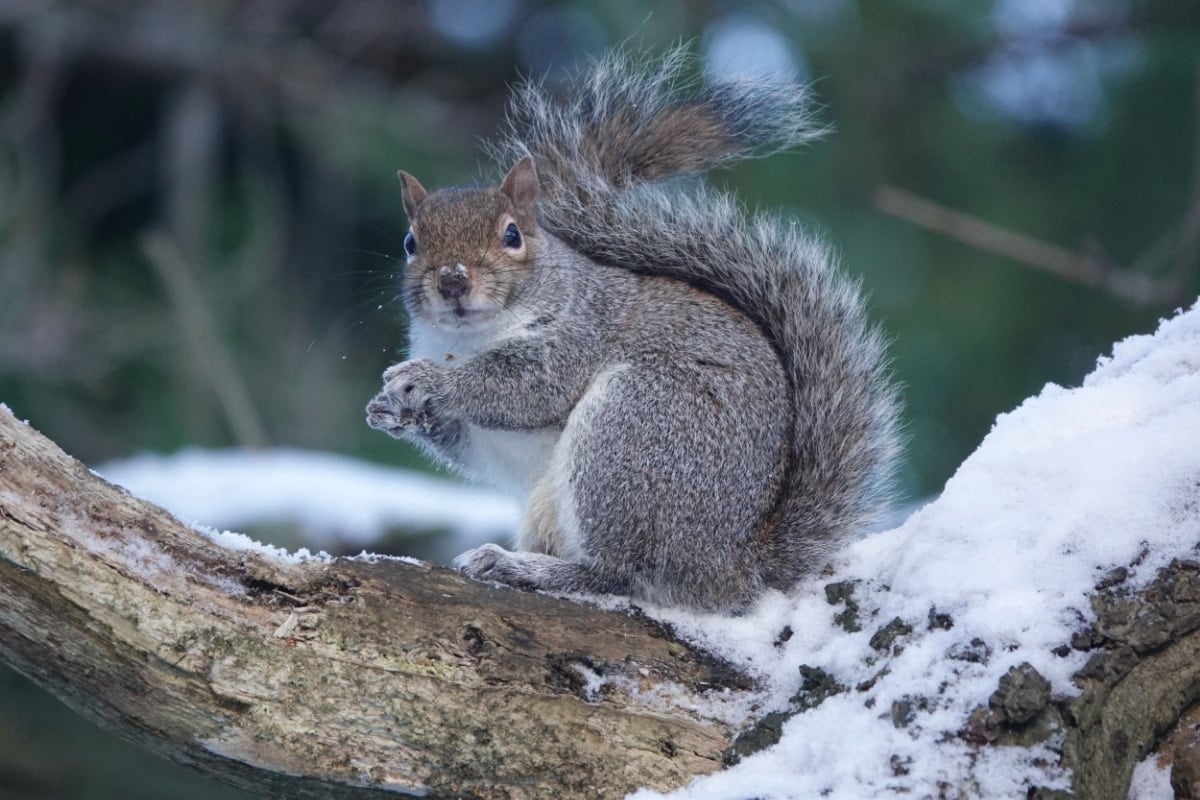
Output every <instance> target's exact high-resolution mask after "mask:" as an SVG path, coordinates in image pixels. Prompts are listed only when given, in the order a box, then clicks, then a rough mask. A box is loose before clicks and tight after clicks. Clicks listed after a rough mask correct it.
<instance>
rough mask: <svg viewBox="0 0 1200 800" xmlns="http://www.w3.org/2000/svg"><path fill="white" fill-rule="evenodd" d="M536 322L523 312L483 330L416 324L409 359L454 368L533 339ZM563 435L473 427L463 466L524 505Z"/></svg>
mask: <svg viewBox="0 0 1200 800" xmlns="http://www.w3.org/2000/svg"><path fill="white" fill-rule="evenodd" d="M530 319H532V317H531V315H530V314H529V312H528V311H524V310H518V311H515V312H512V313H508V314H506V315H505V318H504V324H503V325H502V326H499V327H497V328H492V327H488V328H485V329H483V330H480V331H473V330H469V329H444V328H439V327H436V326H433V325H427V324H421V323H419V322H414V324H413V325H412V328H411V330H410V331H409V337H410V345H409V357H410V358H428V359H430V360H431V361H433V362H435V363H438V364H442V365H444V366H446V367H449V368H451V369H453V368H454V367H456V366H458V365H459V364H462V363H463V362H465V361H467V360H468V359H470V358H471V357H472V356H474V355H475V354H477V353H479V352H481V351H483V350H486V349H488V348H490V347H494V346H496V345H497V344H498V343H499V342H502V341H505V340H507V339H513V338H519V337H521V336H525V335H528V327H527V326H528V323H529V321H530ZM561 435H562V432H561V431H558V430H550V429H547V430H536V431H503V430H489V429H486V428H480V427H478V426H475V425H470V426H469V427H468V433H467V442H468V444H467V447H466V451H465V452H464V453H463V455H462V463H461V464H460V465H459V467H460V469H461V470H462V472H463V473H465V474H466V475H467V476H468V477H470V478H472V479H474V480H477V481H480V482H481V483H485V484H488V485H490V486H494V487H496V488H497V489H500V490H501V491H503V492H507V493H509V494H512V495H515V496H516V497H518V498H519V499H520V500H521V501H522V502H524V501H525V500H526V499H527V498H528V497H529V492H530V490H531V489H532V488H533V484H534V482H535V481H536V480H537V479H538V478H539V477H540V476H541V475H542V473H543V472H545V470H546V465H547V464H548V463H549V461H550V456H551V453H552V452H553V451H554V445H555V444H556V443H557V442H558V439H559V437H560V436H561Z"/></svg>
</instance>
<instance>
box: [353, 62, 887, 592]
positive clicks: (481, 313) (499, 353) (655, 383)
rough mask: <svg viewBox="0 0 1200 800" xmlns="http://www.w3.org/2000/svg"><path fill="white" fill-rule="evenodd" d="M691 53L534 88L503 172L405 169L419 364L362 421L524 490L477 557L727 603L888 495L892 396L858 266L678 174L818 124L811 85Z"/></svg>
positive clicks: (824, 550)
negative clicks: (726, 77)
mask: <svg viewBox="0 0 1200 800" xmlns="http://www.w3.org/2000/svg"><path fill="white" fill-rule="evenodd" d="M690 67H691V57H690V56H689V55H688V54H687V53H686V51H685V50H683V49H676V50H673V51H671V52H669V53H668V54H667V55H665V56H663V57H661V58H658V59H651V58H642V57H634V56H630V55H629V54H626V53H621V52H618V53H614V54H612V55H609V56H607V57H606V58H604V59H603V60H601V61H599V62H597V63H596V64H595V65H593V67H592V68H591V69H590V72H589V73H588V74H587V75H586V76H585V79H584V80H583V81H582V82H581V83H580V85H579V86H577V87H576V88H575V91H574V92H572V93H571V94H570V96H569V97H567V98H565V99H558V98H556V97H555V96H553V95H552V94H551V92H550V91H549V90H548V89H546V88H545V87H544V85H542V84H541V83H538V82H535V81H530V82H526V83H525V84H523V85H521V86H519V87H517V88H516V89H515V90H514V96H513V98H512V100H511V105H510V108H509V111H508V116H507V128H506V130H505V132H504V133H503V135H502V136H501V137H500V138H499V139H498V140H497V141H496V142H493V143H492V144H490V145H489V146H488V152H489V154H490V155H491V156H492V158H493V159H494V160H495V161H496V162H497V163H498V164H500V165H507V164H512V165H513V166H512V167H511V169H509V170H508V172H507V174H506V175H505V177H504V179H503V181H502V182H500V184H499V185H498V186H496V185H490V186H483V187H472V188H449V189H443V190H440V191H435V192H432V193H430V192H427V191H426V190H425V188H424V187H423V186H422V185H421V184H420V182H418V180H417V179H416V178H414V177H413V176H412V175H410V174H408V173H407V172H404V171H400V172H399V173H398V174H399V178H400V182H401V195H402V199H403V204H404V209H405V212H406V213H407V216H408V219H409V222H410V225H411V228H410V230H409V232H408V234H407V236H406V237H405V239H404V250H405V253H406V256H407V264H406V267H405V272H404V275H403V279H402V297H403V302H404V305H405V308H406V310H407V313H408V315H409V318H410V326H411V327H410V353H409V355H410V356H411V358H410V360H407V361H404V362H402V363H399V364H396V365H394V366H392V367H390V368H388V369H387V370H386V371H385V372H384V375H383V381H384V388H383V390H382V391H381V392H380V393H379V394H378V395H376V397H375V398H374V399H373V400H372V401H371V402H370V404H369V405H368V407H367V421H368V424H369V425H370V426H371V427H373V428H376V429H379V430H382V431H385V432H387V433H389V434H391V435H392V436H395V437H397V438H401V439H405V440H408V441H411V442H415V443H417V444H418V445H420V446H421V447H423V448H424V449H425V450H426V451H427V452H428V453H429V454H430V455H431V456H432V457H433V458H435V459H437V460H439V461H441V462H443V463H445V464H447V465H449V466H451V467H452V468H454V469H456V470H458V471H460V472H462V473H464V474H466V475H468V476H471V477H473V478H476V479H481V480H483V481H487V482H491V483H493V484H495V485H497V486H498V487H500V488H502V489H505V490H507V491H509V492H511V493H513V494H515V495H517V496H518V497H519V498H520V499H521V500H522V501H523V503H524V511H523V518H522V521H521V524H520V527H519V531H518V534H517V548H516V550H507V549H504V548H502V547H499V546H497V545H494V544H488V545H484V546H482V547H479V548H476V549H473V550H470V551H468V552H466V553H463V554H462V555H461V556H459V557H458V558H457V559H455V566H457V567H458V568H459V569H460V570H461V571H462V572H464V573H466V574H467V575H468V576H471V577H473V578H476V579H480V580H489V581H496V582H500V583H504V584H508V585H511V586H515V587H521V588H533V589H540V590H546V591H551V592H557V593H583V594H623V595H629V596H631V597H633V598H638V599H642V600H646V601H649V602H653V603H658V604H662V605H678V606H685V607H689V608H693V609H696V610H703V611H711V612H719V613H736V612H738V611H741V610H743V609H745V608H746V607H747V606H748V605H749V604H751V603H752V602H753V601H754V600H755V599H756V598H757V597H758V596H759V595H760V594H761V593H762V592H763V591H765V590H766V589H767V588H768V587H773V588H778V589H781V590H787V589H789V588H790V587H792V586H794V585H795V584H796V582H797V581H798V580H799V579H800V578H801V577H803V576H804V575H806V574H809V573H811V572H813V571H814V570H819V569H820V568H821V567H822V566H823V565H824V563H825V560H826V559H827V558H828V556H829V555H830V554H831V553H832V552H833V551H834V550H835V549H836V548H837V547H838V546H839V545H841V544H843V543H845V542H846V541H847V540H848V539H850V538H852V537H855V536H857V535H861V533H862V532H863V531H864V529H865V527H867V526H868V525H870V524H871V523H872V522H874V521H875V520H876V519H877V518H878V515H879V514H880V512H881V511H882V510H883V508H884V506H885V504H886V501H887V498H888V495H889V492H890V488H891V487H890V482H891V476H892V472H893V468H894V464H895V461H896V456H897V454H898V452H899V446H898V433H897V431H898V422H897V418H898V402H897V390H896V388H895V384H894V382H893V380H892V378H891V376H890V373H889V368H888V365H887V361H886V356H885V343H884V339H883V337H882V335H881V334H880V332H879V331H878V330H876V329H875V328H874V327H873V326H872V325H871V324H870V323H869V322H868V320H867V318H866V312H865V309H864V305H863V301H862V299H861V293H860V291H859V288H858V285H857V283H856V282H854V281H852V280H850V279H848V278H846V277H844V276H843V275H841V274H840V273H839V272H838V270H837V265H836V258H835V256H834V255H833V254H832V253H831V251H830V249H829V247H828V246H826V245H825V244H823V243H822V242H821V241H820V240H819V239H817V238H814V237H811V236H808V235H805V234H803V233H800V232H798V231H797V230H796V229H795V226H794V225H791V224H789V223H787V222H785V221H781V220H778V219H774V218H769V217H765V216H752V217H749V218H748V217H747V216H746V215H745V214H744V213H743V212H742V211H741V210H740V209H739V207H738V205H737V203H736V201H735V200H734V199H733V198H732V197H730V196H729V195H727V194H725V193H721V192H718V191H716V190H713V189H711V188H707V187H705V186H704V185H702V184H699V183H698V182H693V183H691V184H686V183H685V184H683V185H680V182H679V181H670V179H672V178H677V177H680V176H694V175H698V174H699V173H702V172H704V171H705V170H708V169H710V168H713V167H716V166H722V165H727V164H730V163H733V162H735V161H737V160H740V159H744V158H749V157H755V156H761V155H767V154H769V153H771V152H775V151H778V150H780V149H783V148H786V147H790V146H793V145H797V144H800V143H803V142H807V141H810V140H812V139H813V138H815V137H817V136H819V135H821V134H822V133H823V131H822V130H820V129H819V128H818V126H816V125H815V124H814V123H813V120H812V115H811V113H810V110H809V102H808V97H807V90H806V89H805V88H804V87H801V86H799V85H796V84H794V83H791V82H788V81H785V80H780V79H772V78H756V79H750V80H735V81H727V82H718V83H714V84H711V85H708V86H705V87H702V88H698V89H696V88H692V87H690V86H689V84H688V81H687V80H686V79H685V76H686V75H687V73H688V70H689V68H690Z"/></svg>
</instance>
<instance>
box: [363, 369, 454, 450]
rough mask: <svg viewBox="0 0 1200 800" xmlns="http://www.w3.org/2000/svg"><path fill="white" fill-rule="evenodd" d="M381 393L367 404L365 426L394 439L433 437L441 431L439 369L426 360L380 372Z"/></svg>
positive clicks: (440, 374) (441, 397)
mask: <svg viewBox="0 0 1200 800" xmlns="http://www.w3.org/2000/svg"><path fill="white" fill-rule="evenodd" d="M383 381H384V386H383V391H382V392H380V393H379V394H377V395H375V397H374V398H373V399H372V400H371V402H370V403H368V404H367V424H368V425H369V426H371V427H372V428H374V429H376V430H380V431H384V432H385V433H388V434H391V435H392V436H395V437H397V438H403V437H407V436H413V435H416V436H424V437H426V438H432V437H436V436H437V435H438V433H439V432H440V430H441V416H440V415H439V413H438V412H439V411H440V409H441V407H442V405H443V395H442V381H443V370H442V368H441V367H439V366H437V365H436V364H434V363H433V362H432V361H429V360H428V359H417V360H415V361H405V362H403V363H401V364H396V365H395V366H392V367H389V368H388V369H387V371H386V372H384V373H383Z"/></svg>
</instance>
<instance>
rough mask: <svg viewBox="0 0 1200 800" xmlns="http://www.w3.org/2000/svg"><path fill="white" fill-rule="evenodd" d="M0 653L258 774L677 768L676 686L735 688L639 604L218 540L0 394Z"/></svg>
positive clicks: (667, 778) (682, 728)
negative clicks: (281, 554) (591, 603)
mask: <svg viewBox="0 0 1200 800" xmlns="http://www.w3.org/2000/svg"><path fill="white" fill-rule="evenodd" d="M0 658H3V659H4V660H6V661H8V662H9V663H11V664H13V665H14V666H16V668H17V669H19V670H20V671H22V672H23V673H25V674H26V675H28V676H30V677H31V678H33V679H34V680H35V681H37V682H38V683H40V684H42V685H43V686H45V687H47V688H48V689H49V690H51V691H52V692H54V693H55V694H57V695H58V696H59V697H61V698H62V699H63V700H65V701H66V702H67V703H69V704H70V705H72V706H73V707H74V708H76V709H77V710H78V711H80V712H81V713H83V714H84V715H86V716H88V717H90V718H92V719H94V720H96V721H98V722H100V723H101V724H103V725H106V726H108V727H110V728H112V729H114V730H115V731H117V732H118V733H120V734H121V735H122V736H125V737H127V738H130V739H133V740H135V741H136V742H138V743H140V744H142V745H143V746H145V747H148V748H150V749H152V750H154V751H157V752H159V753H161V754H163V755H165V756H167V757H169V758H172V759H174V760H176V761H180V762H183V763H187V764H192V765H194V766H196V767H199V768H200V769H202V770H205V771H208V772H211V773H213V774H215V775H217V776H219V777H222V778H224V779H225V780H228V781H230V782H232V783H234V784H237V785H240V786H243V787H246V788H250V789H252V790H253V791H255V792H257V793H258V794H259V795H260V796H264V797H271V796H286V797H312V798H318V797H319V798H340V797H369V796H379V797H383V796H385V794H391V793H393V792H396V791H397V790H399V791H410V792H413V793H419V794H425V796H429V797H479V798H541V797H547V798H549V797H581V798H583V797H620V796H622V795H623V794H624V793H626V792H628V791H630V790H633V789H636V788H638V787H640V786H651V787H656V788H662V789H669V788H674V787H677V786H680V785H682V784H684V783H685V782H687V781H688V780H689V779H690V778H691V777H692V776H693V775H696V774H700V773H706V772H711V771H713V770H715V769H718V768H719V767H720V766H721V763H722V760H721V759H722V753H723V751H725V750H726V748H727V747H728V746H729V744H730V740H731V735H730V734H731V730H730V729H729V727H728V726H727V725H725V724H723V723H721V722H718V721H715V720H714V719H712V718H707V717H705V716H704V715H702V714H700V713H697V712H696V711H694V710H690V706H691V702H692V701H696V700H700V699H701V695H703V694H704V693H706V692H708V691H709V690H712V689H729V690H731V691H730V692H729V693H727V695H726V696H730V695H732V696H737V695H740V694H743V693H745V692H748V691H751V689H752V687H751V686H750V684H749V682H748V681H747V680H746V679H745V678H744V677H742V676H741V675H739V674H738V673H736V672H735V671H734V670H732V669H729V668H728V667H727V666H725V665H724V664H722V663H720V662H719V661H717V660H715V659H712V658H709V657H707V656H705V655H704V654H702V653H698V652H696V651H695V650H694V649H692V648H690V647H688V646H687V645H684V644H682V643H680V642H678V641H676V640H675V639H674V637H673V636H672V635H671V634H670V632H669V631H668V630H666V629H665V628H663V627H662V626H661V625H659V624H657V623H654V622H652V621H650V620H646V619H639V618H636V617H633V616H629V615H626V614H620V613H614V612H606V611H601V610H598V609H595V608H592V607H588V606H585V605H581V604H578V603H572V602H567V601H561V600H556V599H554V598H551V597H547V596H544V595H538V594H529V593H524V592H518V591H512V590H507V589H500V588H492V587H489V586H487V585H484V584H480V583H475V582H472V581H468V580H466V579H464V578H462V577H460V576H459V575H458V574H457V573H454V572H452V571H449V570H446V569H442V568H437V567H432V566H416V565H411V564H407V563H403V562H399V561H394V560H388V561H378V562H376V563H367V562H363V561H348V560H341V559H339V560H335V561H331V562H324V561H308V562H302V563H285V562H280V561H278V560H276V559H271V558H266V557H263V556H260V555H256V554H253V553H250V552H236V551H232V550H228V549H225V548H223V547H220V546H218V545H217V544H215V543H213V542H212V541H210V540H209V539H208V538H206V537H204V536H203V535H200V534H198V533H196V532H195V531H193V530H192V529H190V528H188V527H187V526H184V525H182V524H180V523H179V522H178V521H177V520H175V519H174V518H173V517H171V516H170V515H169V514H168V513H167V512H165V511H163V510H162V509H159V508H157V507H155V506H153V505H150V504H148V503H145V502H143V501H141V500H138V499H137V498H135V497H132V496H130V495H129V494H128V493H127V492H125V491H123V490H121V489H118V488H116V487H113V486H111V485H110V484H108V483H106V482H105V481H103V480H101V479H100V478H99V477H97V476H96V475H94V474H93V473H91V472H89V471H88V470H87V469H86V468H85V467H84V466H83V465H81V464H79V463H78V462H77V461H75V460H74V459H71V458H70V457H68V456H66V455H65V454H64V453H63V452H62V451H61V450H59V449H58V448H57V447H56V446H55V445H54V444H53V443H52V442H50V441H49V440H47V439H45V438H44V437H42V436H41V435H40V434H38V433H37V432H36V431H34V430H33V429H32V428H31V427H29V426H27V425H25V424H23V423H21V422H19V421H17V420H15V419H14V418H13V417H12V416H11V415H10V414H8V413H7V412H5V411H3V410H0ZM391 796H394V794H391Z"/></svg>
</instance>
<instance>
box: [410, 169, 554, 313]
mask: <svg viewBox="0 0 1200 800" xmlns="http://www.w3.org/2000/svg"><path fill="white" fill-rule="evenodd" d="M397 174H398V175H399V176H400V186H401V191H402V194H403V197H404V210H405V212H406V213H407V214H408V221H409V225H410V227H409V231H408V235H407V236H405V237H404V252H405V254H406V255H407V257H408V266H407V268H406V271H405V275H404V302H405V306H406V307H407V308H408V312H409V314H410V315H411V316H412V317H413V318H414V319H420V320H421V321H424V322H427V323H432V324H434V325H436V326H438V327H445V328H478V327H484V326H486V325H487V324H488V323H489V322H490V321H492V320H493V319H494V318H496V317H497V316H498V315H499V314H500V313H501V312H502V311H504V309H505V307H506V305H507V303H508V301H509V298H510V297H511V296H512V294H513V292H514V291H515V290H516V288H517V287H518V286H520V284H521V283H522V282H523V281H524V280H525V278H526V277H527V276H528V275H529V274H530V273H531V272H532V269H533V257H534V254H535V251H536V250H537V247H538V245H539V243H540V237H539V235H538V230H537V192H538V179H537V172H536V171H535V170H534V168H533V159H532V158H531V157H530V156H525V157H524V158H522V159H521V160H520V161H518V162H517V164H516V166H514V167H513V168H512V169H511V170H509V172H508V175H507V176H506V177H505V178H504V182H503V183H501V184H500V186H498V187H496V186H484V187H478V188H470V189H457V188H455V189H442V190H439V191H436V192H433V193H428V192H426V191H425V187H423V186H422V185H421V184H420V182H419V181H418V180H417V179H416V178H414V177H413V176H412V175H409V174H408V173H407V172H405V171H403V170H401V171H400V172H399V173H397Z"/></svg>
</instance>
